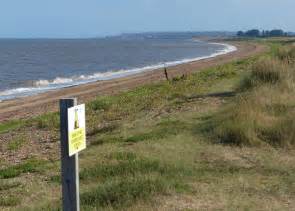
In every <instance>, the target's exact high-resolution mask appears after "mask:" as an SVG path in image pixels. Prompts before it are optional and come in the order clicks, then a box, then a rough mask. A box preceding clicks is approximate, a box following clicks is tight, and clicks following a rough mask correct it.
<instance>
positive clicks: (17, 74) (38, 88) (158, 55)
mask: <svg viewBox="0 0 295 211" xmlns="http://www.w3.org/2000/svg"><path fill="white" fill-rule="evenodd" d="M235 50H236V48H235V47H234V46H231V45H228V44H222V43H210V42H205V41H200V40H198V39H196V38H195V35H194V34H193V33H142V34H122V35H119V36H110V37H100V38H91V39H0V101H3V100H9V99H14V98H20V97H25V96H30V95H35V94H38V93H42V92H47V91H52V90H56V89H61V88H65V87H71V86H77V85H80V84H85V83H91V82H95V81H103V80H111V79H115V78H120V77H126V76H128V75H132V74H136V73H140V72H144V71H151V70H153V69H156V68H161V67H164V66H166V67H169V66H174V65H178V64H182V63H186V62H191V61H197V60H202V59H205V58H211V57H215V56H218V55H222V54H226V53H229V52H232V51H235Z"/></svg>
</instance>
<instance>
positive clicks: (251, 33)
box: [237, 29, 289, 37]
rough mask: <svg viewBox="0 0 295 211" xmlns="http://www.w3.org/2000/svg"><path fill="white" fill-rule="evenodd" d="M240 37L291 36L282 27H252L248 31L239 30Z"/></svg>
mask: <svg viewBox="0 0 295 211" xmlns="http://www.w3.org/2000/svg"><path fill="white" fill-rule="evenodd" d="M237 36H238V37H286V36H289V34H288V33H287V32H284V31H283V30H282V29H273V30H270V31H268V30H263V31H260V30H258V29H251V30H248V31H245V32H243V31H238V33H237Z"/></svg>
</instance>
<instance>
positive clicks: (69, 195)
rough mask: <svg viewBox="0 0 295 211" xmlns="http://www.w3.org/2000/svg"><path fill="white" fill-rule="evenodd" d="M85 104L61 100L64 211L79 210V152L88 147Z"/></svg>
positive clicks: (73, 100)
mask: <svg viewBox="0 0 295 211" xmlns="http://www.w3.org/2000/svg"><path fill="white" fill-rule="evenodd" d="M85 128H86V126H85V105H80V106H77V99H76V98H71V99H61V100H60V136H61V178H62V204H63V210H64V211H79V210H80V200H79V161H78V152H79V151H81V150H83V149H85V148H86V132H85Z"/></svg>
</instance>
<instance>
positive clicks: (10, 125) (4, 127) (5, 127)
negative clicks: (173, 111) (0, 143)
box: [0, 120, 23, 134]
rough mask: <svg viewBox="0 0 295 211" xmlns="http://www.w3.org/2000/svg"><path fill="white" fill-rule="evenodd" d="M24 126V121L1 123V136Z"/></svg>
mask: <svg viewBox="0 0 295 211" xmlns="http://www.w3.org/2000/svg"><path fill="white" fill-rule="evenodd" d="M22 125H23V121H21V120H12V121H9V122H6V123H1V124H0V134H1V133H6V132H9V131H11V130H15V129H18V128H20V127H21V126H22Z"/></svg>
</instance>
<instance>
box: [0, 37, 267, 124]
mask: <svg viewBox="0 0 295 211" xmlns="http://www.w3.org/2000/svg"><path fill="white" fill-rule="evenodd" d="M216 42H219V43H218V44H225V45H230V46H235V47H236V48H237V50H235V51H232V52H230V53H226V54H222V55H218V56H215V57H209V58H204V59H199V60H197V61H188V62H186V63H181V64H176V65H175V66H169V67H167V70H168V72H169V76H170V77H175V76H179V75H183V74H190V73H193V72H196V71H200V70H201V69H204V68H208V67H212V66H215V65H220V64H224V63H227V62H230V61H233V60H236V59H242V58H246V57H249V56H251V55H255V54H258V53H260V52H263V51H264V50H265V46H263V45H258V44H255V43H248V42H236V41H235V42H223V41H222V40H218V41H216ZM161 70H163V68H156V69H152V70H149V71H143V72H139V73H135V74H131V75H127V76H124V77H121V78H115V79H110V80H104V81H96V82H90V83H87V84H81V85H76V86H75V85H74V86H71V87H65V88H61V89H57V90H51V91H48V92H44V93H40V94H36V95H33V96H28V97H22V98H17V99H12V100H5V101H2V102H0V122H4V121H7V120H11V119H18V118H29V117H33V116H36V115H40V114H43V113H46V112H49V111H57V110H58V100H59V99H60V98H69V97H78V100H79V102H80V103H82V102H83V103H85V102H88V101H90V100H91V99H93V98H94V97H96V96H99V95H107V94H116V93H118V92H122V91H125V90H130V89H133V88H135V87H138V86H140V85H144V84H148V83H154V82H157V81H162V80H165V76H164V74H163V71H161Z"/></svg>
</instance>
